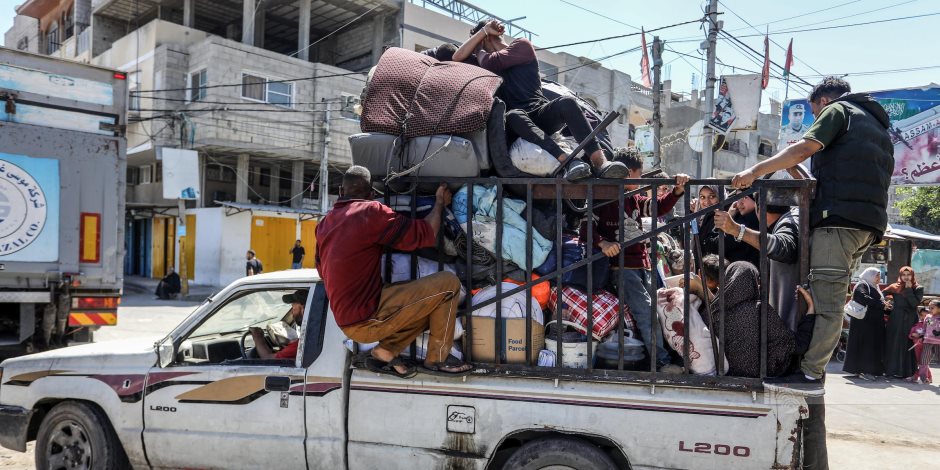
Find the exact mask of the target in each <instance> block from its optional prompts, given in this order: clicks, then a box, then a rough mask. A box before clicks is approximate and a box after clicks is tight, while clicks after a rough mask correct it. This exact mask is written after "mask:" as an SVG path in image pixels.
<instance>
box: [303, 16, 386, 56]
mask: <svg viewBox="0 0 940 470" xmlns="http://www.w3.org/2000/svg"><path fill="white" fill-rule="evenodd" d="M381 6H382V3H379V4H378V5H376V6H374V7H372V8H371V9H370V10H368V11H366V12H365V13H363V14H361V15H359V16H357V17H355V18H353V19H351V20H349V21H348V22H346V24H344V25H342V26H340V27H339V28H336V29H334V30H333V31H330V32H329V33H328V34H327V35H326V36H323V37H321V38H320V39H317V40H316V41H313V42H311V43H310V44H307V47H305V48H303V49H300V50H298V51H297V52H294V53H292V54H290V55H289V56H288V57H294V56H296V55H297V54H300V53H301V52H303V51H305V50H307V49H310V48H311V47H313V46H314V45H316V44H318V43H319V42H320V41H322V40H324V39H326V38H328V37H330V36H332V35H334V34H336V33H338V32H340V31H341V30H342V29H343V28H345V27H347V26H349V25H351V24H353V23H355V22H356V21H358V20H359V19H360V18H362V17H363V16H366V15H368V14H369V13H372V12H373V11H375V10H376V9H377V8H380V7H381Z"/></svg>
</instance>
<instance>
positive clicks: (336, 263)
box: [316, 166, 472, 377]
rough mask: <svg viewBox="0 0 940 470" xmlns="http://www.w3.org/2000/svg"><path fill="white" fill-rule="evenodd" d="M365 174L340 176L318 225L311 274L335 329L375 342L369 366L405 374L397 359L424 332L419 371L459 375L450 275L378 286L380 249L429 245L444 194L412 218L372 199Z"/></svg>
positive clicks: (455, 293) (410, 370)
mask: <svg viewBox="0 0 940 470" xmlns="http://www.w3.org/2000/svg"><path fill="white" fill-rule="evenodd" d="M371 179H372V177H371V175H370V174H369V170H367V169H366V168H364V167H361V166H352V167H350V168H349V170H347V171H346V174H345V175H343V186H342V188H341V189H340V196H341V197H340V200H339V201H337V202H336V204H335V205H334V206H333V209H332V210H331V211H330V212H329V213H328V214H327V215H326V217H324V218H323V220H321V221H320V223H319V224H317V231H316V232H317V233H316V240H317V251H316V253H317V254H316V258H317V269H318V270H319V273H320V278H321V279H322V280H323V285H324V287H325V288H326V294H327V297H328V298H329V299H330V307H331V309H332V310H333V316H334V317H335V318H336V324H337V325H339V327H340V329H342V330H343V333H345V334H346V336H348V337H349V338H350V339H352V340H354V341H356V342H359V343H373V342H376V341H378V342H379V345H378V346H377V347H376V348H375V349H373V350H372V358H373V361H370V362H371V363H372V365H376V366H377V367H378V368H379V369H381V370H382V371H384V372H388V373H392V374H394V375H398V376H400V377H410V376H413V375H414V373H415V369H414V367H410V366H408V365H406V364H405V363H403V361H402V360H401V359H400V357H399V354H401V352H402V351H403V350H404V349H405V348H406V347H407V346H408V345H409V344H411V343H412V342H413V341H414V340H415V338H417V337H418V335H420V334H421V333H423V332H424V331H425V330H430V339H429V340H428V352H427V358H426V359H425V361H424V367H425V369H427V370H429V371H431V372H437V373H447V374H463V373H466V372H467V371H469V370H471V369H472V366H471V365H469V364H466V363H461V362H457V361H454V360H451V361H448V354H449V353H450V349H451V346H452V345H453V342H454V325H455V323H456V315H457V301H458V298H459V296H460V280H459V279H457V276H456V275H454V274H452V273H449V272H439V273H435V274H432V275H430V276H426V277H423V278H421V279H418V280H415V281H411V282H404V283H399V284H391V285H386V286H383V285H382V279H381V275H380V272H381V271H380V260H381V256H382V252H383V251H384V250H385V249H386V248H393V249H396V250H401V251H414V250H417V249H419V248H425V247H433V246H436V242H437V232H438V230H440V227H441V212H442V210H443V208H444V206H446V205H448V204H450V198H451V194H450V191H448V190H447V187H446V186H445V185H443V184H442V185H441V186H440V187H439V188H438V190H437V194H436V197H437V198H436V202H435V204H434V208H433V209H432V210H431V213H430V214H428V216H427V217H425V218H424V219H423V220H414V219H411V218H409V217H405V216H403V215H400V214H397V213H395V212H394V211H393V210H392V209H391V208H389V207H387V206H385V205H383V204H381V203H379V202H377V201H374V200H372V198H373V197H374V191H373V190H372V184H371Z"/></svg>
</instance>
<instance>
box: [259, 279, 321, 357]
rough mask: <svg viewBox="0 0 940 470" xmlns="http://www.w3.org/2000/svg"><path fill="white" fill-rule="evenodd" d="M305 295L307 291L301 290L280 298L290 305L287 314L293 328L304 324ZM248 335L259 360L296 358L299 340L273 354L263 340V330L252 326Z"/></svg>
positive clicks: (269, 346)
mask: <svg viewBox="0 0 940 470" xmlns="http://www.w3.org/2000/svg"><path fill="white" fill-rule="evenodd" d="M307 293H308V291H307V290H306V289H301V290H298V291H295V292H291V293H290V294H284V296H282V297H281V300H283V301H284V303H285V304H288V305H290V310H289V311H288V312H287V313H288V314H290V317H291V319H292V320H293V321H294V326H295V327H299V326H300V325H301V324H303V322H304V304H305V303H306V302H307ZM248 333H250V334H251V339H252V340H254V343H255V351H256V352H257V353H258V357H260V358H261V359H295V358H296V357H297V346H298V345H299V344H300V340H299V339H295V340H293V341H291V342H290V343H287V346H284V347H283V348H281V350H280V351H277V352H275V351H274V350H273V349H271V345H269V344H268V342H267V341H266V340H265V338H264V330H262V329H261V328H258V327H256V326H252V327H250V328H248Z"/></svg>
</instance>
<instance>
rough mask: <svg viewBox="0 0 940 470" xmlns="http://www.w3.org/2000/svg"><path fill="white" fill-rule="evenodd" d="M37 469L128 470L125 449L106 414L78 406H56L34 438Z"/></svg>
mask: <svg viewBox="0 0 940 470" xmlns="http://www.w3.org/2000/svg"><path fill="white" fill-rule="evenodd" d="M36 468H42V469H50V470H58V469H74V468H82V469H92V468H93V469H107V470H111V469H124V468H130V465H129V463H128V461H127V456H126V455H125V454H124V448H123V447H122V446H121V442H120V441H119V440H118V438H117V435H116V434H115V433H114V429H113V428H112V427H111V423H110V422H109V421H108V418H107V416H105V414H104V413H103V412H102V411H101V410H99V409H97V408H95V407H93V406H90V405H87V404H85V403H80V402H64V403H60V404H58V405H56V406H55V407H53V408H52V410H50V411H49V414H47V415H46V416H45V418H44V419H43V420H42V424H41V425H40V426H39V434H38V435H37V437H36Z"/></svg>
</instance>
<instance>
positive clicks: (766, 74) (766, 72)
mask: <svg viewBox="0 0 940 470" xmlns="http://www.w3.org/2000/svg"><path fill="white" fill-rule="evenodd" d="M769 84H770V37H768V36H764V69H763V71H761V81H760V87H761V89H762V90H763V89H766V88H767V85H769Z"/></svg>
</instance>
